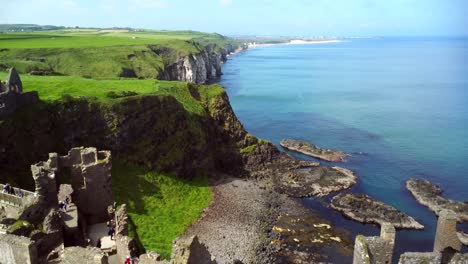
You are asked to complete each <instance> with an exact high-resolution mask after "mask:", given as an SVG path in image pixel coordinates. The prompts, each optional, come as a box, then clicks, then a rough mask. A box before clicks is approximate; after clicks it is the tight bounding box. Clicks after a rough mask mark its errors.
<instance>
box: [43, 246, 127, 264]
mask: <svg viewBox="0 0 468 264" xmlns="http://www.w3.org/2000/svg"><path fill="white" fill-rule="evenodd" d="M58 254H59V256H58V258H56V259H54V260H52V261H49V264H76V263H86V264H108V263H109V262H108V258H107V256H106V255H104V253H102V251H101V250H99V249H97V248H90V247H88V248H82V247H68V248H65V249H63V250H62V251H61V252H59V253H58ZM122 263H123V262H122Z"/></svg>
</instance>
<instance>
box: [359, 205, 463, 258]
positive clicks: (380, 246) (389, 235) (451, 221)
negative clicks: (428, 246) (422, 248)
mask: <svg viewBox="0 0 468 264" xmlns="http://www.w3.org/2000/svg"><path fill="white" fill-rule="evenodd" d="M456 225H457V215H456V214H455V212H453V211H451V210H443V211H441V212H440V214H439V219H438V221H437V231H436V236H435V240H434V250H433V251H432V252H406V253H403V254H402V255H401V256H400V259H399V262H398V263H399V264H416V263H428V264H466V263H468V254H461V253H459V252H460V251H461V249H462V246H463V243H462V239H461V235H460V234H458V233H457V229H456ZM394 243H395V229H394V228H393V226H392V225H391V224H388V223H385V224H383V225H382V227H381V233H380V236H379V237H365V236H362V235H358V236H356V242H355V244H354V258H353V264H386V263H392V257H393V248H394ZM465 245H466V244H465Z"/></svg>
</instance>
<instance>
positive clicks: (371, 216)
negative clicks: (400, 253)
mask: <svg viewBox="0 0 468 264" xmlns="http://www.w3.org/2000/svg"><path fill="white" fill-rule="evenodd" d="M330 207H331V208H333V209H335V210H336V211H338V212H340V213H342V214H343V215H345V216H347V217H349V218H351V219H352V220H355V221H357V222H360V223H364V224H377V225H382V224H383V223H385V222H387V223H390V224H392V225H393V226H394V227H395V228H398V229H424V226H423V225H421V224H420V223H418V222H417V221H416V220H414V218H412V217H411V216H408V215H407V214H405V213H403V212H401V211H399V210H397V209H396V208H395V207H393V206H390V205H387V204H385V203H383V202H381V201H378V200H376V199H374V198H372V197H370V196H369V195H366V194H344V195H343V194H339V195H337V196H335V197H333V199H332V200H331V204H330Z"/></svg>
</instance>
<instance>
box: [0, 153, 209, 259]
mask: <svg viewBox="0 0 468 264" xmlns="http://www.w3.org/2000/svg"><path fill="white" fill-rule="evenodd" d="M111 169H112V160H111V153H110V151H98V150H97V149H96V148H92V147H90V148H85V147H79V148H73V149H71V150H70V151H69V152H68V154H67V155H64V156H60V155H58V154H57V153H50V154H49V158H48V160H47V161H42V162H39V163H36V164H34V165H32V166H31V172H32V176H33V178H34V181H35V192H34V193H33V192H28V191H26V190H20V189H17V190H16V191H17V192H19V191H21V193H23V194H24V196H21V197H18V196H15V195H13V194H7V193H3V194H2V195H1V196H0V264H43V263H44V264H46V263H47V264H71V263H93V264H94V263H95V264H113V263H124V261H125V259H126V258H127V256H130V257H131V258H132V259H133V263H145V264H158V263H166V264H167V263H173V264H188V263H195V262H193V261H194V259H196V263H207V264H208V263H215V261H214V260H213V259H211V256H210V254H209V252H208V250H207V249H206V247H205V246H204V245H203V244H201V243H199V242H198V239H197V238H196V237H192V238H190V239H188V240H177V241H176V242H174V250H173V254H172V256H171V261H170V262H169V261H165V260H162V258H161V257H160V256H159V255H158V254H157V253H154V252H149V253H146V254H142V253H143V252H141V251H142V250H141V249H140V248H139V247H138V246H137V241H135V239H133V238H131V237H130V236H129V231H128V230H129V227H128V225H129V218H128V214H127V210H126V206H125V204H123V205H121V206H120V207H119V208H115V202H114V196H113V192H112V177H111ZM2 187H3V186H2ZM66 198H68V200H69V203H68V208H66V209H65V210H62V209H59V206H58V205H59V201H62V202H63V201H64V200H65V199H66ZM2 209H3V211H4V213H3V214H2ZM109 225H110V226H112V227H113V228H114V229H115V235H114V239H112V238H111V237H110V236H109V234H108V232H107V231H108V226H109ZM98 244H99V246H98ZM200 258H203V259H200ZM200 261H202V262H200Z"/></svg>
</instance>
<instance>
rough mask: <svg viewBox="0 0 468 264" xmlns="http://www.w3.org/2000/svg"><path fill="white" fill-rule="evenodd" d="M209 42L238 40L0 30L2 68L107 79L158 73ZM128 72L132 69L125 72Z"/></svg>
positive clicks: (197, 34)
mask: <svg viewBox="0 0 468 264" xmlns="http://www.w3.org/2000/svg"><path fill="white" fill-rule="evenodd" d="M208 44H211V45H215V49H221V48H223V47H224V45H226V44H234V45H235V44H236V42H235V41H233V40H230V39H227V38H225V37H223V36H221V35H219V34H214V33H212V34H210V33H200V32H194V31H148V30H147V31H137V32H133V31H132V32H128V31H119V30H92V29H89V30H63V31H45V32H31V33H0V70H1V69H4V70H5V69H7V68H9V67H16V68H17V70H18V71H19V72H20V73H36V74H47V75H68V76H80V77H88V78H94V79H111V78H114V79H115V78H119V77H122V76H127V77H139V78H147V79H155V78H158V76H159V74H160V73H161V72H162V71H163V70H164V69H165V67H166V66H167V65H171V64H173V63H175V62H176V61H177V60H178V58H180V57H183V56H187V55H189V54H199V53H200V52H201V50H202V49H203V48H204V47H205V46H206V45H208ZM126 70H127V72H131V74H130V75H132V76H128V75H126V74H128V73H126Z"/></svg>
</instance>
